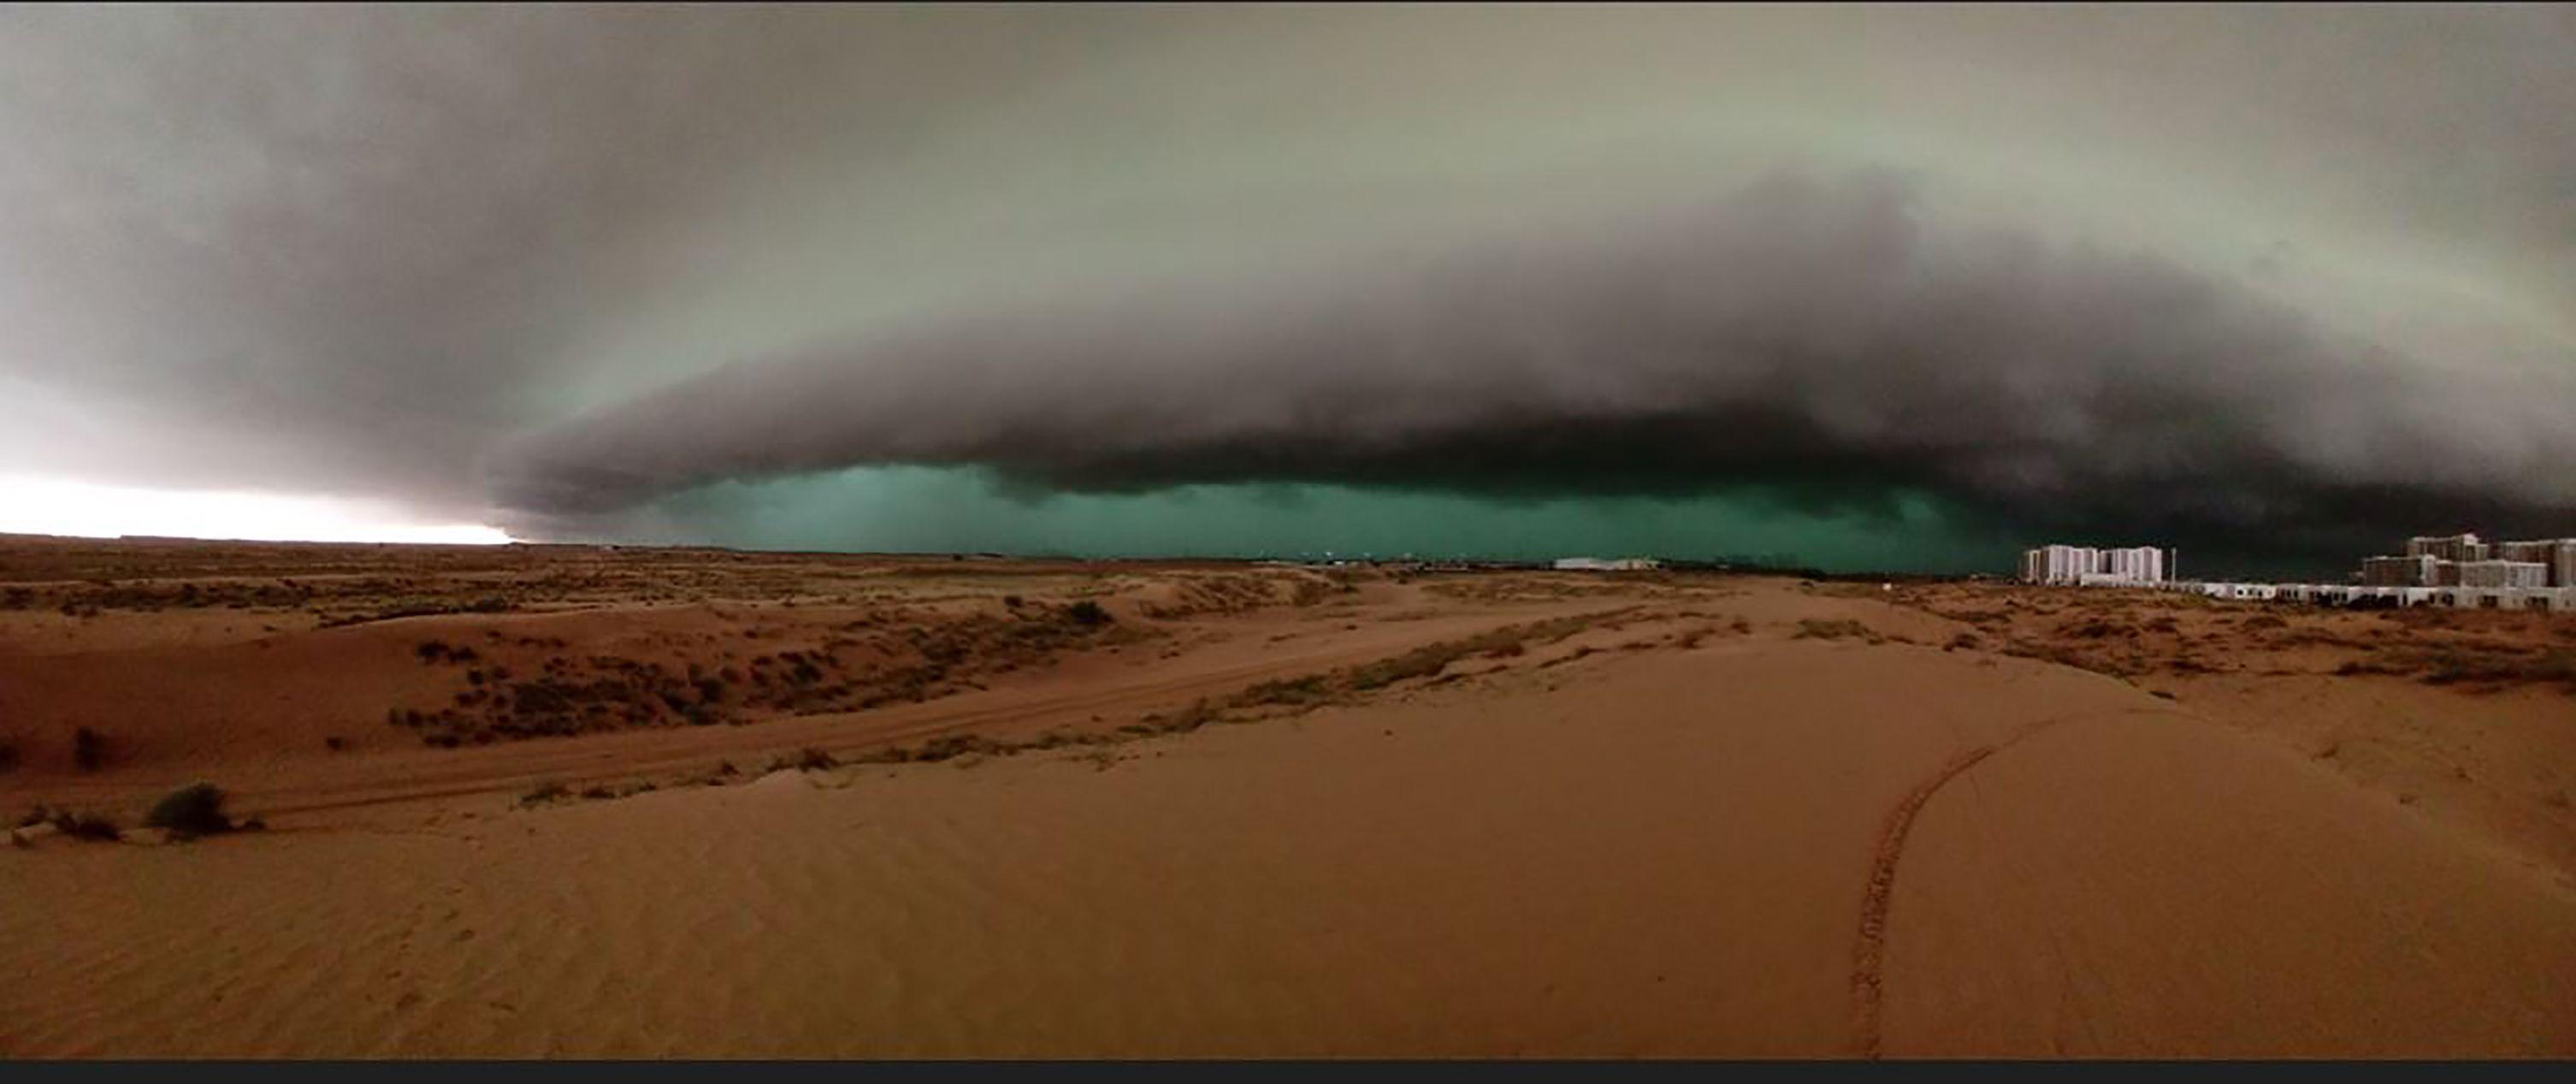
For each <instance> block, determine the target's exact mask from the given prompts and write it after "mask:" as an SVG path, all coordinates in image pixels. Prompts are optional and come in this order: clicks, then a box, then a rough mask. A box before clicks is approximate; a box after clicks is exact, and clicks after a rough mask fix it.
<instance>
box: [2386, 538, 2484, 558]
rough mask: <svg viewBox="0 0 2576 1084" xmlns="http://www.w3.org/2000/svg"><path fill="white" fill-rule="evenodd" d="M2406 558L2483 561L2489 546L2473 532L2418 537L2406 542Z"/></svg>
mask: <svg viewBox="0 0 2576 1084" xmlns="http://www.w3.org/2000/svg"><path fill="white" fill-rule="evenodd" d="M2406 556H2408V557H2438V558H2441V559H2442V560H2445V561H2483V560H2486V559H2487V544H2486V543H2484V542H2480V541H2478V536H2477V535H2476V534H2475V533H2474V532H2472V533H2467V534H2450V535H2417V536H2415V537H2413V538H2409V539H2407V540H2406Z"/></svg>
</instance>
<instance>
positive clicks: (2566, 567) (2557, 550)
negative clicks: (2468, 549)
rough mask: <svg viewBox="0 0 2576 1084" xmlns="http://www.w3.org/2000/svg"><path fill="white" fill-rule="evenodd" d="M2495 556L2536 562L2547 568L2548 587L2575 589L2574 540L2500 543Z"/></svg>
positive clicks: (2556, 539)
mask: <svg viewBox="0 0 2576 1084" xmlns="http://www.w3.org/2000/svg"><path fill="white" fill-rule="evenodd" d="M2496 556H2497V557H2500V558H2503V559H2505V560H2507V561H2537V562H2539V563H2541V564H2543V565H2547V566H2548V567H2549V586H2551V587H2576V538H2550V539H2541V540H2536V541H2531V542H2500V543H2497V544H2496Z"/></svg>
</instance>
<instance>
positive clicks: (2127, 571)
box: [2021, 545, 2165, 584]
mask: <svg viewBox="0 0 2576 1084" xmlns="http://www.w3.org/2000/svg"><path fill="white" fill-rule="evenodd" d="M2021 578H2022V579H2023V580H2024V581H2026V582H2029V583H2073V584H2133V583H2135V584H2144V583H2161V582H2163V580H2164V578H2165V555H2164V551H2163V550H2159V549H2157V548H2155V547H2154V546H2122V547H2115V548H2111V549H2101V548H2098V547H2094V546H2059V545H2049V546H2041V547H2039V548H2037V549H2032V550H2024V551H2023V552H2022V555H2021Z"/></svg>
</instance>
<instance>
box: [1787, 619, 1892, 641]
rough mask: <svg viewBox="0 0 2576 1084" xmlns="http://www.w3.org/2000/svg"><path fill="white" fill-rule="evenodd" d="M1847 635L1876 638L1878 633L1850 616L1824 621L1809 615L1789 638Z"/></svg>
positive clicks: (1837, 637) (1832, 637) (1801, 620)
mask: <svg viewBox="0 0 2576 1084" xmlns="http://www.w3.org/2000/svg"><path fill="white" fill-rule="evenodd" d="M1846 636H1859V637H1865V638H1871V639H1875V638H1876V636H1877V634H1875V633H1873V632H1871V631H1870V630H1869V626H1867V625H1864V624H1861V623H1860V622H1858V621H1854V620H1852V619H1850V618H1841V619H1837V620H1833V621H1822V620H1818V619H1816V618H1812V617H1809V618H1802V619H1800V620H1799V622H1798V631H1797V633H1796V634H1795V635H1792V636H1791V637H1789V638H1790V639H1792V640H1840V639H1842V638H1844V637H1846Z"/></svg>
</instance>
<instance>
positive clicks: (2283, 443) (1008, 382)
mask: <svg viewBox="0 0 2576 1084" xmlns="http://www.w3.org/2000/svg"><path fill="white" fill-rule="evenodd" d="M1366 257H1367V258H1363V259H1350V260H1348V261H1346V262H1343V263H1339V264H1326V265H1323V266H1319V267H1316V268H1312V269H1307V270H1304V271H1302V272H1301V273H1297V274H1292V275H1286V276H1276V277H1265V278H1258V279H1249V280H1243V281H1236V282H1227V283H1219V284H1173V285H1170V286H1167V287H1163V288H1157V289H1145V290H1136V291H1132V292H1128V293H1125V294H1123V295H1120V296H1113V297H1107V298H1094V299H1084V300H1078V301H1059V302H1057V303H1054V304H1045V305H1029V306H1024V307H1018V308H1011V307H1001V308H996V309H991V310H983V309H978V310H974V311H968V312H962V313H958V314H954V315H951V316H948V317H946V318H943V319H937V320H930V321H926V322H924V323H922V324H921V325H920V326H917V327H913V328H908V329H902V330H897V331H892V332H888V333H885V334H882V335H878V336H873V337H866V338H860V339H856V340H853V341H848V342H826V343H821V344H817V345H815V346H812V347H810V348H808V349H805V350H802V351H798V352H794V353H791V354H788V355H786V356H782V357H777V358H767V359H755V360H747V361H743V362H740V363H737V364H734V365H730V366H727V367H725V368H722V369H718V370H716V371H714V372H712V373H709V374H706V375H704V376H700V377H696V378H693V379H690V380H687V381H684V382H681V383H679V384H677V385H675V386H672V387H669V388H666V389H663V390H661V391H658V392H655V393H653V394H650V395H646V396H643V397H641V398H639V399H636V400H634V401H631V402H626V403H621V404H618V405H615V406H613V407H610V408H608V409H606V410H603V411H600V412H598V413H595V414H593V415H590V416H587V417H584V418H581V419H578V420H575V421H572V422H570V423H567V424H564V425H562V426H558V427H555V428H551V429H548V430H545V431H543V432H540V433H539V434H537V435H535V436H534V437H532V438H530V439H528V440H527V441H525V442H524V443H522V444H520V445H517V446H514V447H512V448H510V449H509V450H508V451H507V452H506V454H505V456H504V458H503V459H502V460H501V465H500V467H499V469H498V473H497V474H496V476H495V477H496V481H497V483H498V490H497V492H498V493H499V494H500V496H501V498H502V499H503V501H504V503H506V504H507V505H509V506H512V507H516V508H523V509H528V510H531V511H535V512H539V513H583V512H602V511H611V510H614V509H617V508H621V507H625V506H628V505H632V504H635V503H639V502H642V501H646V500H650V499H653V498H657V497H661V496H666V495H668V494H670V493H673V492H677V491H680V490H684V489H688V488H691V487H694V486H698V485H703V484H707V483H711V482H717V481H725V480H739V479H758V478H766V477H775V476H782V475H794V474H801V473H807V472H814V471H821V470H829V469H834V468H840V467H847V466H852V465H874V464H961V465H962V464H973V465H982V466H988V467H992V468H995V469H997V470H998V471H1000V472H1002V473H1003V475H1004V476H1005V477H1007V478H1009V479H1012V480H1014V481H1017V482H1020V483H1023V484H1026V485H1029V486H1032V487H1038V488H1042V489H1050V490H1074V491H1101V490H1107V491H1133V490H1140V489H1151V488H1157V487H1163V486H1170V485H1175V484H1184V483H1204V482H1244V481H1307V482H1334V483H1350V484H1359V485H1369V486H1385V487H1399V488H1421V489H1441V490H1449V491H1457V492H1470V493H1491V494H1497V495H1523V496H1550V497H1554V496H1566V495H1573V494H1587V493H1588V494H1635V493H1655V494H1688V493H1693V492H1706V491H1711V490H1717V489H1721V488H1726V487H1735V486H1742V485H1745V484H1747V483H1752V482H1760V481H1775V482H1776V481H1782V480H1789V481H1794V482H1800V483H1808V484H1811V485H1813V486H1816V487H1819V491H1821V492H1825V493H1837V492H1839V493H1846V494H1867V493H1874V492H1884V491H1885V490H1886V489H1887V488H1889V487H1894V486H1920V487H1927V488H1931V489H1934V490H1938V491H1943V492H1949V493H1953V494H1958V495H1961V496H1963V497H1965V498H1967V499H1970V500H1972V501H1976V502H1980V503H1983V504H1985V505H1988V506H1991V507H1993V508H1995V509H1997V510H1998V511H2000V512H2002V513H2004V514H2007V515H2010V516H2013V517H2016V518H2020V519H2023V520H2027V521H2029V522H2033V523H2038V524H2058V525H2068V524H2077V523H2090V524H2097V525H2109V526H2112V527H2129V528H2144V527H2146V526H2150V525H2153V526H2157V527H2160V528H2161V529H2164V530H2168V531H2177V530H2178V531H2210V530H2217V529H2222V528H2224V529H2234V530H2244V529H2274V528H2291V527H2296V528H2299V529H2304V530H2340V529H2345V528H2355V527H2363V528H2369V527H2390V526H2391V525H2392V524H2394V523H2395V522H2396V521H2398V520H2399V519H2400V518H2402V517H2404V516H2421V515H2424V514H2425V513H2426V510H2427V503H2426V502H2430V503H2431V505H2432V506H2433V507H2435V508H2438V509H2440V510H2441V511H2443V512H2453V511H2460V510H2462V509H2463V508H2465V507H2466V506H2470V505H2475V506H2479V507H2482V508H2484V507H2489V506H2492V507H2493V508H2498V509H2504V510H2507V511H2508V512H2509V513H2511V514H2515V515H2516V516H2517V517H2518V518H2521V519H2523V520H2525V521H2540V520H2551V519H2553V518H2555V519H2559V520H2563V518H2564V516H2565V514H2566V513H2567V512H2568V511H2569V510H2570V509H2576V472H2570V471H2568V470H2566V469H2564V466H2565V465H2566V464H2568V463H2571V462H2576V425H2570V424H2569V420H2570V419H2571V418H2576V374H2571V372H2570V371H2569V369H2568V367H2567V366H2566V365H2564V364H2563V363H2561V364H2557V365H2555V366H2553V365H2550V364H2548V362H2549V361H2550V360H2552V359H2548V358H2546V357H2543V356H2537V355H2535V356H2533V357H2528V358H2519V359H2517V358H2512V357H2490V358H2483V359H2477V360H2476V361H2475V362H2474V363H2461V362H2459V361H2457V359H2449V360H2450V361H2451V363H2449V364H2443V365H2430V364H2427V363H2426V359H2422V358H2415V357H2408V356H2405V355H2404V354H2401V353H2398V352H2396V351H2393V350H2391V349H2388V348H2387V347H2384V346H2382V345H2379V344H2375V343H2372V342H2369V341H2364V340H2360V339H2356V338H2351V337H2348V336H2344V335H2340V334H2338V333H2337V332H2336V330H2335V329H2333V328H2332V327H2329V326H2325V325H2323V324H2320V323H2319V322H2317V321H2316V320H2314V319H2311V318H2309V317H2307V316H2305V315H2303V314H2302V313H2300V312H2298V311H2296V310H2294V309H2292V308H2290V307H2289V306H2287V305H2285V304H2283V303H2281V302H2279V301H2277V300H2274V299H2272V298H2269V297H2267V296H2265V295H2264V294H2263V293H2261V292H2260V291H2259V290H2257V289H2254V288H2252V287H2249V286H2247V285H2245V284H2242V283H2239V282H2234V281H2227V280H2222V279H2218V278H2214V277H2210V276H2206V275H2201V274H2196V273H2194V272H2191V271H2189V270H2186V269H2184V268H2182V267H2180V266H2177V265H2175V264H2173V263H2171V262H2168V261H2164V260H2161V259H2158V258H2156V257H2154V256H2152V255H2146V254H2137V253H2123V252H2116V251H2109V250H2104V249H2100V248H2092V247H2084V246H2070V245H2061V244H2053V243H2051V242H2049V241H2047V240H2045V239H2043V238H2040V237H2038V236H2035V235H2033V234H2032V233H2031V232H2029V231H2026V230H2018V229H2013V228H2009V227H2002V226H1990V227H1982V228H1968V227H1963V226H1959V225H1954V224H1945V223H1942V222H1939V221H1935V220H1932V219H1931V218H1930V217H1929V216H1928V215H1927V214H1926V213H1925V212H1924V211H1923V209H1922V207H1921V206H1920V205H1919V201H1918V200H1917V198H1916V196H1915V193H1914V192H1913V190H1912V189H1911V187H1910V186H1909V185H1908V184H1906V183H1905V182H1904V181H1903V180H1902V179H1900V178H1898V177H1896V176H1894V175H1891V174H1860V175H1852V176H1839V177H1826V178H1817V177H1810V176H1802V175H1797V174H1781V175H1778V176H1774V177H1771V178H1767V179H1765V180H1762V181H1759V182H1756V183H1754V184H1752V185H1750V186H1748V187H1746V188H1744V189H1742V190H1739V191H1736V192H1733V193H1728V194H1725V195H1723V196H1722V197H1718V198H1713V199H1711V200H1709V201H1706V202H1705V203H1704V204H1702V205H1699V206H1693V207H1687V208H1682V209H1678V210H1672V211H1667V212H1665V213H1663V214H1659V215H1644V216H1637V217H1633V218H1632V217H1612V218H1609V219H1606V220H1599V221H1584V222H1578V223H1572V224H1567V225H1562V226H1559V227H1558V228H1555V229H1552V230H1547V231H1540V232H1536V233H1533V234H1531V235H1528V236H1520V237H1511V238H1507V239H1498V238H1482V239H1478V240H1476V241H1473V242H1462V243H1460V244H1459V245H1458V246H1457V247H1454V248H1445V249H1444V248H1434V249H1433V250H1431V251H1428V252H1421V251H1414V250H1412V249H1392V250H1387V251H1377V252H1368V253H1366ZM2400 497H2404V498H2405V499H2402V500H2400V499H2396V498H2400ZM2445 502H2451V503H2452V504H2456V505H2459V506H2460V507H2446V506H2445ZM2533 525H2537V523H2536V522H2534V523H2533Z"/></svg>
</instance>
